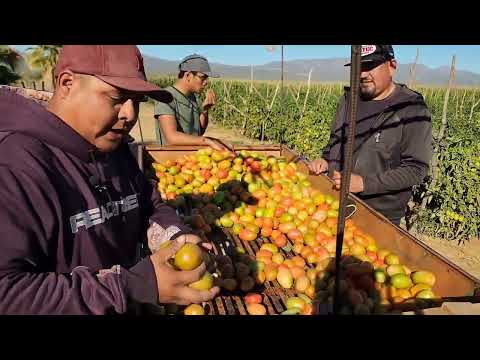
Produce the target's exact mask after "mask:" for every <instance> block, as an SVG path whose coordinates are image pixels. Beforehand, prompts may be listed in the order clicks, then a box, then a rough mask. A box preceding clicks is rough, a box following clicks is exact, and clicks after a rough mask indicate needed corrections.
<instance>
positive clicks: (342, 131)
mask: <svg viewBox="0 0 480 360" xmlns="http://www.w3.org/2000/svg"><path fill="white" fill-rule="evenodd" d="M396 86H397V87H398V88H397V89H396V93H395V94H394V96H395V97H394V99H393V103H392V104H391V105H390V106H389V107H387V108H386V109H384V110H383V111H382V112H381V113H380V114H379V115H378V117H377V118H376V120H375V121H374V122H373V126H372V127H371V129H370V131H369V132H368V134H367V137H366V138H365V140H364V141H363V142H362V143H361V144H360V145H359V146H357V148H354V155H353V170H352V171H353V173H355V174H358V175H361V176H362V177H363V181H364V191H363V192H361V193H358V194H357V195H358V196H359V197H360V198H361V199H363V200H364V201H365V202H366V203H367V204H368V205H370V206H371V207H373V208H374V209H375V210H377V211H378V212H380V213H382V214H383V215H385V216H386V217H387V218H389V219H390V220H398V219H400V218H402V217H403V216H404V215H405V209H406V205H407V202H408V200H409V199H410V197H411V195H412V186H413V185H416V184H420V183H421V182H422V181H423V179H424V178H425V176H426V175H427V172H428V166H429V163H430V160H431V158H432V122H431V114H430V112H429V110H428V108H427V106H426V104H425V101H424V99H423V97H422V95H421V94H419V93H417V92H415V91H413V90H411V89H409V88H408V87H407V86H405V85H403V84H396ZM349 91H350V89H349V88H347V87H346V88H345V93H344V96H343V97H342V99H341V100H340V102H339V104H338V106H337V112H336V115H335V121H334V124H333V126H332V131H331V135H330V140H329V142H328V144H327V146H326V147H325V149H324V152H323V157H324V159H326V160H327V161H328V163H329V172H330V174H332V173H333V170H337V171H341V170H342V164H343V160H344V159H343V157H344V153H345V145H346V141H347V129H348V127H347V126H346V122H347V121H348V120H347V118H348V116H349V104H348V100H347V99H349Z"/></svg>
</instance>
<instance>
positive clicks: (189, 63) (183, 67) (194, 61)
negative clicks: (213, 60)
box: [178, 54, 220, 78]
mask: <svg viewBox="0 0 480 360" xmlns="http://www.w3.org/2000/svg"><path fill="white" fill-rule="evenodd" d="M178 67H179V69H180V71H196V72H201V73H203V74H205V75H208V76H209V77H212V78H217V77H220V76H219V75H218V74H215V73H213V72H212V69H211V68H210V64H209V63H208V60H207V59H206V58H205V57H204V56H202V55H198V54H192V55H188V56H187V57H185V58H183V59H182V61H181V62H180V65H178Z"/></svg>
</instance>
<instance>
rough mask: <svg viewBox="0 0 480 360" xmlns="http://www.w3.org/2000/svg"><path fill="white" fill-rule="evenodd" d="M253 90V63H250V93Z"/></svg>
mask: <svg viewBox="0 0 480 360" xmlns="http://www.w3.org/2000/svg"><path fill="white" fill-rule="evenodd" d="M252 91H253V65H250V93H251V92H252Z"/></svg>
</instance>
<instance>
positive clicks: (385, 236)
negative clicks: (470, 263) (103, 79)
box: [132, 144, 480, 315]
mask: <svg viewBox="0 0 480 360" xmlns="http://www.w3.org/2000/svg"><path fill="white" fill-rule="evenodd" d="M200 148H202V147H201V146H164V147H160V146H158V145H155V144H134V146H133V148H132V150H133V151H134V152H135V153H136V154H137V159H138V162H139V165H140V167H141V168H142V170H144V171H147V170H148V169H149V168H150V165H151V164H152V163H153V162H164V161H165V160H174V159H177V158H179V157H181V156H183V155H187V154H192V153H194V152H195V151H197V150H198V149H200ZM235 150H236V151H237V150H238V151H240V150H248V151H255V152H257V153H264V154H266V155H274V156H283V157H284V158H286V159H287V160H288V161H294V162H296V163H297V164H298V168H299V170H301V171H304V172H307V171H308V170H307V167H306V165H305V164H304V163H303V161H302V160H300V159H301V157H300V156H299V155H298V154H296V153H295V152H294V151H292V150H290V149H288V148H287V147H285V146H283V145H274V146H272V145H267V146H260V145H257V146H242V147H236V148H235ZM309 180H310V181H311V183H312V184H313V186H314V187H315V188H316V189H318V190H320V191H322V192H323V193H325V194H331V195H333V196H334V197H335V198H338V195H339V192H338V191H336V190H334V189H333V187H332V182H331V180H330V179H329V178H328V177H326V176H313V175H309ZM349 200H350V201H352V202H354V204H355V205H356V212H355V213H354V214H353V216H352V220H353V221H354V222H355V224H356V225H357V226H358V227H359V228H360V229H365V230H367V231H368V232H369V233H370V234H371V235H372V236H373V237H374V238H375V239H376V241H377V244H378V246H380V247H383V248H386V249H388V250H390V251H392V252H394V253H396V254H397V255H398V256H399V257H400V260H401V262H402V263H403V264H405V265H407V266H408V267H409V268H411V269H423V270H428V271H431V272H433V273H434V274H435V275H436V278H437V282H436V284H435V286H434V288H433V291H434V292H435V294H437V295H438V296H440V297H441V298H443V299H444V300H445V301H447V300H448V301H468V302H480V301H478V299H476V298H474V297H473V295H474V292H475V290H476V289H478V288H479V287H480V280H478V279H476V278H474V277H473V276H471V275H470V274H468V273H466V272H465V271H463V270H462V269H460V268H459V267H458V266H456V265H455V264H453V263H452V262H450V261H449V260H448V259H446V258H445V257H443V256H442V255H441V254H439V253H437V252H436V251H435V250H433V249H432V248H430V247H428V246H427V245H425V244H424V243H422V242H421V241H419V240H418V239H416V238H415V237H414V236H412V235H411V234H410V233H408V232H407V231H405V230H403V229H402V228H400V227H398V226H395V225H393V224H392V223H391V222H389V221H388V220H387V219H386V218H385V217H384V216H382V215H381V214H379V213H378V212H376V211H375V210H373V209H372V208H371V207H369V206H368V205H367V204H365V203H364V202H363V201H362V200H360V199H359V198H357V197H356V196H354V195H349ZM210 240H211V241H212V242H213V244H214V252H215V253H216V254H223V255H229V254H230V252H231V250H233V249H235V247H237V246H239V247H242V248H244V249H245V250H246V252H247V253H248V254H249V255H251V256H253V257H254V256H255V252H256V251H257V250H258V249H259V248H260V246H261V244H262V243H264V242H269V240H268V239H266V238H262V237H260V238H258V239H256V240H254V241H251V242H246V241H242V240H240V239H239V238H238V236H236V235H234V234H233V233H231V232H230V231H228V230H226V229H215V231H213V232H212V234H211V236H210ZM282 252H283V255H284V256H285V257H286V258H290V257H292V256H293V253H292V252H288V253H286V252H284V251H283V250H282ZM260 290H261V292H262V296H263V303H264V304H265V305H266V307H267V311H268V313H269V314H278V313H280V312H282V311H284V310H285V309H286V299H287V298H288V297H290V296H294V291H292V290H286V289H283V288H282V287H281V286H280V285H279V284H278V283H277V282H276V281H273V282H266V283H265V284H264V286H263V288H261V289H260ZM440 305H441V304H440V303H439V304H438V306H440ZM206 312H207V313H208V314H212V315H213V314H221V315H224V314H229V315H235V314H240V315H243V314H247V312H246V308H245V304H244V302H243V299H242V296H241V294H240V293H232V294H223V295H222V296H219V297H217V298H216V299H214V300H213V301H211V302H209V303H208V305H207V306H206Z"/></svg>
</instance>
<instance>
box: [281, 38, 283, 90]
mask: <svg viewBox="0 0 480 360" xmlns="http://www.w3.org/2000/svg"><path fill="white" fill-rule="evenodd" d="M281 88H282V89H283V45H282V83H281Z"/></svg>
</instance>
